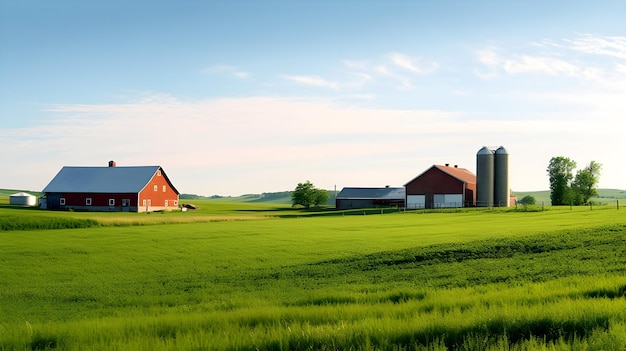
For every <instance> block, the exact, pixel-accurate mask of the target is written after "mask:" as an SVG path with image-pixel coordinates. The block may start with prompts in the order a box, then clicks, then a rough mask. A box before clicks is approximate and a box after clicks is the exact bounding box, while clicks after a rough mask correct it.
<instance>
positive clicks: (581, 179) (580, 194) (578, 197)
mask: <svg viewBox="0 0 626 351" xmlns="http://www.w3.org/2000/svg"><path fill="white" fill-rule="evenodd" d="M601 169H602V165H601V164H600V163H598V162H596V161H591V162H589V164H588V165H587V167H585V168H583V169H581V170H579V171H578V172H577V173H576V177H574V181H573V182H572V193H573V194H574V198H573V199H572V200H573V201H572V202H573V203H574V205H583V204H587V203H588V202H589V199H590V198H592V197H594V196H598V189H597V185H598V182H599V181H600V170H601Z"/></svg>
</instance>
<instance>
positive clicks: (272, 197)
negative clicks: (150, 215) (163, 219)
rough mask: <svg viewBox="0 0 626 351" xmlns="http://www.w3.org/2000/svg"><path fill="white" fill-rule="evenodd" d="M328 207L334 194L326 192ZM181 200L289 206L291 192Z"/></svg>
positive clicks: (193, 195) (332, 200) (185, 198)
mask: <svg viewBox="0 0 626 351" xmlns="http://www.w3.org/2000/svg"><path fill="white" fill-rule="evenodd" d="M328 195H329V197H328V202H327V204H328V205H333V206H334V205H335V192H334V191H330V190H329V191H328ZM180 199H181V200H193V199H201V200H212V201H229V202H269V203H276V204H291V191H279V192H273V193H261V194H245V195H240V196H220V195H212V196H200V195H195V194H181V195H180Z"/></svg>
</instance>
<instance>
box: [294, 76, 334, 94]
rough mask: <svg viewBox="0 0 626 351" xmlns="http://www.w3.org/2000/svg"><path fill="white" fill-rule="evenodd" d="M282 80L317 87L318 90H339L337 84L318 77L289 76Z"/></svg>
mask: <svg viewBox="0 0 626 351" xmlns="http://www.w3.org/2000/svg"><path fill="white" fill-rule="evenodd" d="M283 78H284V79H287V80H289V81H292V82H295V83H298V84H302V85H308V86H313V87H319V88H330V89H333V90H339V83H337V82H331V81H328V80H326V79H324V78H321V77H318V76H289V75H283Z"/></svg>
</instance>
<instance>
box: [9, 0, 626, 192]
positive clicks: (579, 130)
mask: <svg viewBox="0 0 626 351" xmlns="http://www.w3.org/2000/svg"><path fill="white" fill-rule="evenodd" d="M624 18H626V2H624V1H595V2H591V1H576V0H573V1H534V0H529V1H515V2H513V1H451V0H441V1H382V0H381V1H371V0H360V1H351V0H347V1H330V0H319V1H304V0H302V1H297V0H291V1H276V0H267V1H237V0H235V1H194V0H188V1H173V0H171V1H170V0H165V1H158V0H153V1H141V0H138V1H127V0H125V1H120V0H107V1H83V0H55V1H49V0H26V1H24V0H0V160H1V162H2V164H3V167H2V172H0V188H4V189H20V190H32V191H41V190H42V189H43V188H44V187H45V186H46V185H47V184H48V182H49V181H50V180H51V179H52V178H53V177H54V176H55V175H56V173H57V172H58V171H59V170H60V169H61V168H62V167H63V166H106V165H107V163H108V161H109V160H115V161H116V162H117V165H118V166H143V165H160V166H162V167H163V169H164V170H165V172H166V174H167V175H168V177H169V178H170V179H171V180H172V182H173V183H174V186H175V187H176V188H177V189H178V190H179V191H180V192H181V193H191V194H199V195H204V196H209V195H222V196H228V195H231V196H237V195H242V194H250V193H254V194H258V193H263V192H277V191H285V190H293V189H294V188H295V186H296V185H297V183H300V182H304V181H306V180H309V181H311V182H312V183H313V184H314V185H315V186H316V187H318V188H322V189H329V190H332V189H335V188H336V189H338V190H340V189H341V188H342V187H382V186H386V185H389V186H403V185H404V184H406V183H407V182H409V181H410V180H412V179H413V178H415V177H416V176H418V175H419V174H421V173H422V172H424V171H425V170H426V169H428V168H429V167H430V166H432V165H433V164H446V163H449V164H451V165H458V166H459V167H462V168H467V169H468V170H470V171H472V172H475V171H476V153H477V152H478V150H479V149H481V148H482V147H483V146H489V147H498V146H500V145H502V146H504V147H505V148H506V149H507V150H508V152H509V154H510V156H509V164H510V170H509V172H510V185H511V188H512V190H513V191H514V192H515V191H536V190H547V189H549V182H548V177H547V173H546V168H547V166H548V164H549V161H550V159H551V158H552V157H556V156H564V157H569V158H570V159H572V160H574V161H576V163H577V165H578V167H577V168H578V169H581V168H583V167H585V166H586V165H587V164H588V163H589V162H590V161H596V162H599V163H601V164H602V173H601V177H600V183H599V187H600V188H617V189H626V177H624V174H626V162H625V161H626V160H625V159H624V154H625V152H626V138H625V137H624V136H625V131H626V118H625V117H626V98H625V97H626V21H624Z"/></svg>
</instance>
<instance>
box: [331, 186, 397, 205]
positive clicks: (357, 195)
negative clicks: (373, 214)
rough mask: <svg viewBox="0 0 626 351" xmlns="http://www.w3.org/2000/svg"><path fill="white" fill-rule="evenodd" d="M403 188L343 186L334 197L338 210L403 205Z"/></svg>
mask: <svg viewBox="0 0 626 351" xmlns="http://www.w3.org/2000/svg"><path fill="white" fill-rule="evenodd" d="M404 200H405V190H404V187H402V188H391V187H384V188H343V189H342V190H341V191H340V192H339V194H337V198H336V199H335V207H336V208H337V209H339V210H347V209H351V208H372V207H390V206H399V207H404Z"/></svg>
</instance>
